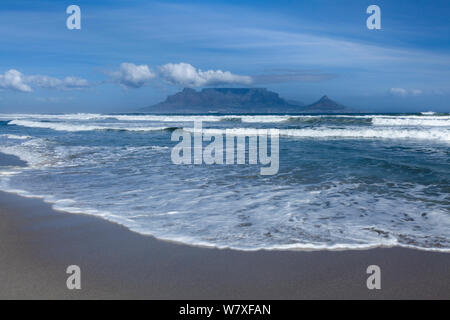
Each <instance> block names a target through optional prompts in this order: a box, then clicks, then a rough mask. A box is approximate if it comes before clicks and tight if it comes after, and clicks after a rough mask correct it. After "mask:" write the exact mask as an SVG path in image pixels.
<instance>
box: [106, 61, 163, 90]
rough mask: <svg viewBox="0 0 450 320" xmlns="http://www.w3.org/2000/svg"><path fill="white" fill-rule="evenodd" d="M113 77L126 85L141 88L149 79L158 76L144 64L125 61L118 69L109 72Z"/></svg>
mask: <svg viewBox="0 0 450 320" xmlns="http://www.w3.org/2000/svg"><path fill="white" fill-rule="evenodd" d="M108 74H109V75H110V76H111V77H112V79H113V80H114V81H116V82H118V83H119V84H121V85H122V86H124V87H127V88H128V87H131V88H140V87H142V86H143V85H144V84H146V83H147V82H148V81H149V80H151V79H153V78H154V77H156V75H155V74H154V73H153V72H152V71H151V70H150V68H149V67H148V66H147V65H145V64H143V65H140V66H138V65H135V64H133V63H128V62H124V63H122V64H120V68H119V70H117V71H112V72H108Z"/></svg>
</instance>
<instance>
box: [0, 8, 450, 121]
mask: <svg viewBox="0 0 450 320" xmlns="http://www.w3.org/2000/svg"><path fill="white" fill-rule="evenodd" d="M70 5H77V6H79V8H80V10H81V29H72V30H70V29H68V28H67V25H66V22H67V19H68V18H69V16H70V14H68V13H66V9H67V7H69V6H70ZM370 5H377V6H379V8H380V11H381V29H379V30H377V29H373V30H371V29H368V28H367V25H366V20H367V19H368V18H369V16H370V14H368V13H367V12H366V10H367V8H368V7H369V6H370ZM449 17H450V1H448V0H433V1H430V0H428V1H425V0H415V1H410V0H396V1H382V0H370V1H366V0H340V1H336V0H314V1H300V0H297V1H282V0H281V1H280V0H279V1H264V0H259V1H246V0H240V1H233V0H227V1H216V0H208V1H195V0H194V1H189V2H186V1H184V2H183V1H138V0H127V1H125V0H124V1H118V0H110V1H102V0H96V1H92V0H87V1H76V0H71V1H63V0H53V1H50V0H43V1H36V0H33V1H31V0H29V1H22V0H2V1H1V2H0V39H1V40H0V113H6V112H26V113H67V112H92V113H97V112H105V113H106V112H131V111H135V110H137V109H139V108H143V107H147V106H150V105H153V104H155V103H157V102H160V101H162V100H164V99H165V98H166V96H167V95H169V94H173V93H175V92H177V91H179V90H181V89H182V88H184V87H190V88H194V89H197V90H201V89H202V88H205V87H265V88H268V89H269V90H272V91H275V92H277V93H279V94H280V96H281V97H283V98H286V99H292V100H299V101H302V102H303V103H305V104H309V103H312V102H314V101H316V100H318V99H319V98H320V97H321V96H323V95H328V97H330V98H331V99H333V100H336V101H338V102H340V103H342V104H344V105H347V106H349V107H352V108H355V109H360V110H365V111H370V112H419V111H430V110H432V111H438V112H450V19H449Z"/></svg>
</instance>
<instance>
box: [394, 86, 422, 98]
mask: <svg viewBox="0 0 450 320" xmlns="http://www.w3.org/2000/svg"><path fill="white" fill-rule="evenodd" d="M389 92H390V93H391V94H392V95H395V96H401V97H406V96H418V95H421V94H422V90H420V89H404V88H391V89H390V90H389Z"/></svg>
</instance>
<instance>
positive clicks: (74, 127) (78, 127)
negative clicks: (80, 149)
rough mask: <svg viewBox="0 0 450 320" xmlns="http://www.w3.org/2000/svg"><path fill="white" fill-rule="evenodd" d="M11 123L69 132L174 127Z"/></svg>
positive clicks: (20, 121)
mask: <svg viewBox="0 0 450 320" xmlns="http://www.w3.org/2000/svg"><path fill="white" fill-rule="evenodd" d="M9 124H10V125H17V126H22V127H29V128H43V129H51V130H56V131H69V132H80V131H94V130H111V131H164V130H173V129H176V128H174V127H130V126H128V127H126V126H120V125H116V126H111V125H85V124H70V123H61V122H39V121H30V120H12V121H10V122H9Z"/></svg>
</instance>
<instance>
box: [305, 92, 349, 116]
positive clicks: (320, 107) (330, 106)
mask: <svg viewBox="0 0 450 320" xmlns="http://www.w3.org/2000/svg"><path fill="white" fill-rule="evenodd" d="M303 112H305V113H352V112H357V111H355V110H352V109H350V108H348V107H346V106H344V105H342V104H339V103H337V102H335V101H333V100H331V99H330V98H328V96H326V95H325V96H323V97H322V98H320V99H319V100H318V101H316V102H314V103H313V104H310V105H308V106H306V107H304V108H303Z"/></svg>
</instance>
